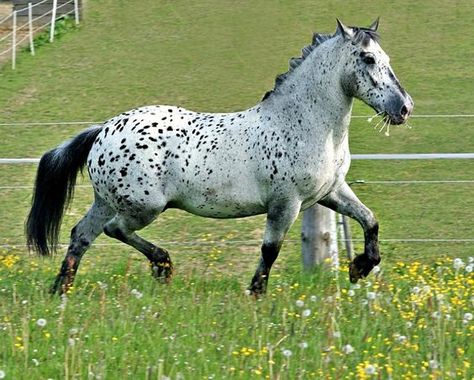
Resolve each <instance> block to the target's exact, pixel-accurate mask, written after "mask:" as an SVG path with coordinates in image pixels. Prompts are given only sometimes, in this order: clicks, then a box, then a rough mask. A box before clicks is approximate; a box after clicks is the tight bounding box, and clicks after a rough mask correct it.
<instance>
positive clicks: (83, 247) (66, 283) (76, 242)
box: [50, 195, 114, 294]
mask: <svg viewBox="0 0 474 380" xmlns="http://www.w3.org/2000/svg"><path fill="white" fill-rule="evenodd" d="M113 215H114V211H113V210H112V209H111V208H110V207H109V206H108V205H107V204H106V203H105V202H104V201H103V200H102V199H101V198H100V197H99V196H97V195H96V198H95V202H94V204H93V205H92V207H91V208H90V209H89V211H88V212H87V214H86V215H85V216H84V217H83V218H82V219H81V220H80V221H79V223H77V224H76V226H75V227H74V228H73V229H72V230H71V239H70V243H69V247H68V250H67V253H66V257H65V258H64V260H63V263H62V265H61V269H60V270H59V273H58V275H57V276H56V279H55V281H54V284H53V286H52V287H51V289H50V293H52V294H54V293H56V292H58V291H59V293H61V294H62V293H66V292H67V291H68V290H69V289H70V287H71V286H72V283H73V282H74V277H75V275H76V272H77V269H78V267H79V263H80V261H81V258H82V256H83V255H84V253H85V252H86V251H87V249H89V247H90V246H91V244H92V242H93V241H94V240H95V239H96V237H97V236H99V235H100V234H101V233H102V231H103V228H104V224H105V223H106V222H107V221H108V220H110V218H112V216H113Z"/></svg>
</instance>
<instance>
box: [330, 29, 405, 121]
mask: <svg viewBox="0 0 474 380" xmlns="http://www.w3.org/2000/svg"><path fill="white" fill-rule="evenodd" d="M337 24H338V25H337V32H336V33H337V34H339V35H340V36H341V38H343V40H344V48H345V49H347V55H346V57H347V58H346V59H345V61H343V62H341V63H342V65H343V71H344V74H343V76H342V85H343V88H344V90H345V92H346V93H347V94H348V95H349V96H353V97H355V98H358V99H360V100H362V101H363V102H365V103H366V104H367V105H369V106H370V107H372V108H373V109H374V110H375V111H376V112H377V113H380V114H383V116H385V117H386V118H387V119H388V121H389V122H390V123H391V124H403V123H404V122H405V121H406V120H407V119H408V117H409V116H410V114H411V112H412V110H413V105H414V104H413V100H412V98H411V96H410V95H408V93H407V92H406V91H405V90H404V89H403V87H402V86H401V85H400V82H399V81H398V79H397V77H396V76H395V74H394V73H393V70H392V68H391V67H390V59H389V57H388V55H387V54H386V53H385V52H384V51H383V50H382V48H381V47H380V45H379V44H378V35H377V27H378V24H379V22H378V20H376V21H375V22H374V23H373V24H372V25H371V26H370V27H368V28H356V27H348V26H345V25H343V24H342V23H341V22H340V21H339V20H338V22H337Z"/></svg>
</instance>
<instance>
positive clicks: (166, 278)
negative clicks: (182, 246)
mask: <svg viewBox="0 0 474 380" xmlns="http://www.w3.org/2000/svg"><path fill="white" fill-rule="evenodd" d="M150 265H151V275H152V276H153V277H154V278H155V279H157V280H158V281H160V282H162V283H164V284H168V283H170V282H171V278H172V277H173V264H172V263H171V261H168V260H167V261H160V262H157V263H153V262H152V263H150Z"/></svg>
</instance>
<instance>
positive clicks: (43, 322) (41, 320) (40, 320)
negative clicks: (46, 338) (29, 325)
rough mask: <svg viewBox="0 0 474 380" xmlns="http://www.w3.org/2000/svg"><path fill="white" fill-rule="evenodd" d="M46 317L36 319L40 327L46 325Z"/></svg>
mask: <svg viewBox="0 0 474 380" xmlns="http://www.w3.org/2000/svg"><path fill="white" fill-rule="evenodd" d="M46 323H47V322H46V319H44V318H39V319H38V320H37V321H36V324H37V325H38V326H39V327H44V326H46Z"/></svg>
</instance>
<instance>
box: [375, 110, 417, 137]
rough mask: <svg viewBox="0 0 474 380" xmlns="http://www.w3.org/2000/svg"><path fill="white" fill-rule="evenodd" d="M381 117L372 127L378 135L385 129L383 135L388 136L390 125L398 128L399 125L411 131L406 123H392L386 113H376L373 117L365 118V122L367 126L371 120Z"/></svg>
mask: <svg viewBox="0 0 474 380" xmlns="http://www.w3.org/2000/svg"><path fill="white" fill-rule="evenodd" d="M379 116H380V117H381V119H380V120H378V121H377V123H376V124H375V125H374V127H373V128H374V129H378V131H379V133H382V132H383V131H384V129H385V133H384V135H385V136H387V137H388V136H390V125H392V124H393V125H396V126H397V127H399V126H400V125H404V126H405V127H406V128H408V129H411V128H412V127H411V126H410V125H408V123H407V122H406V121H405V122H403V123H402V124H398V123H393V122H392V120H391V118H390V115H388V114H387V113H385V112H383V111H382V112H378V113H376V114H375V115H372V116H370V117H368V118H367V122H368V123H369V124H372V122H373V120H374V119H375V118H377V117H379Z"/></svg>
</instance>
